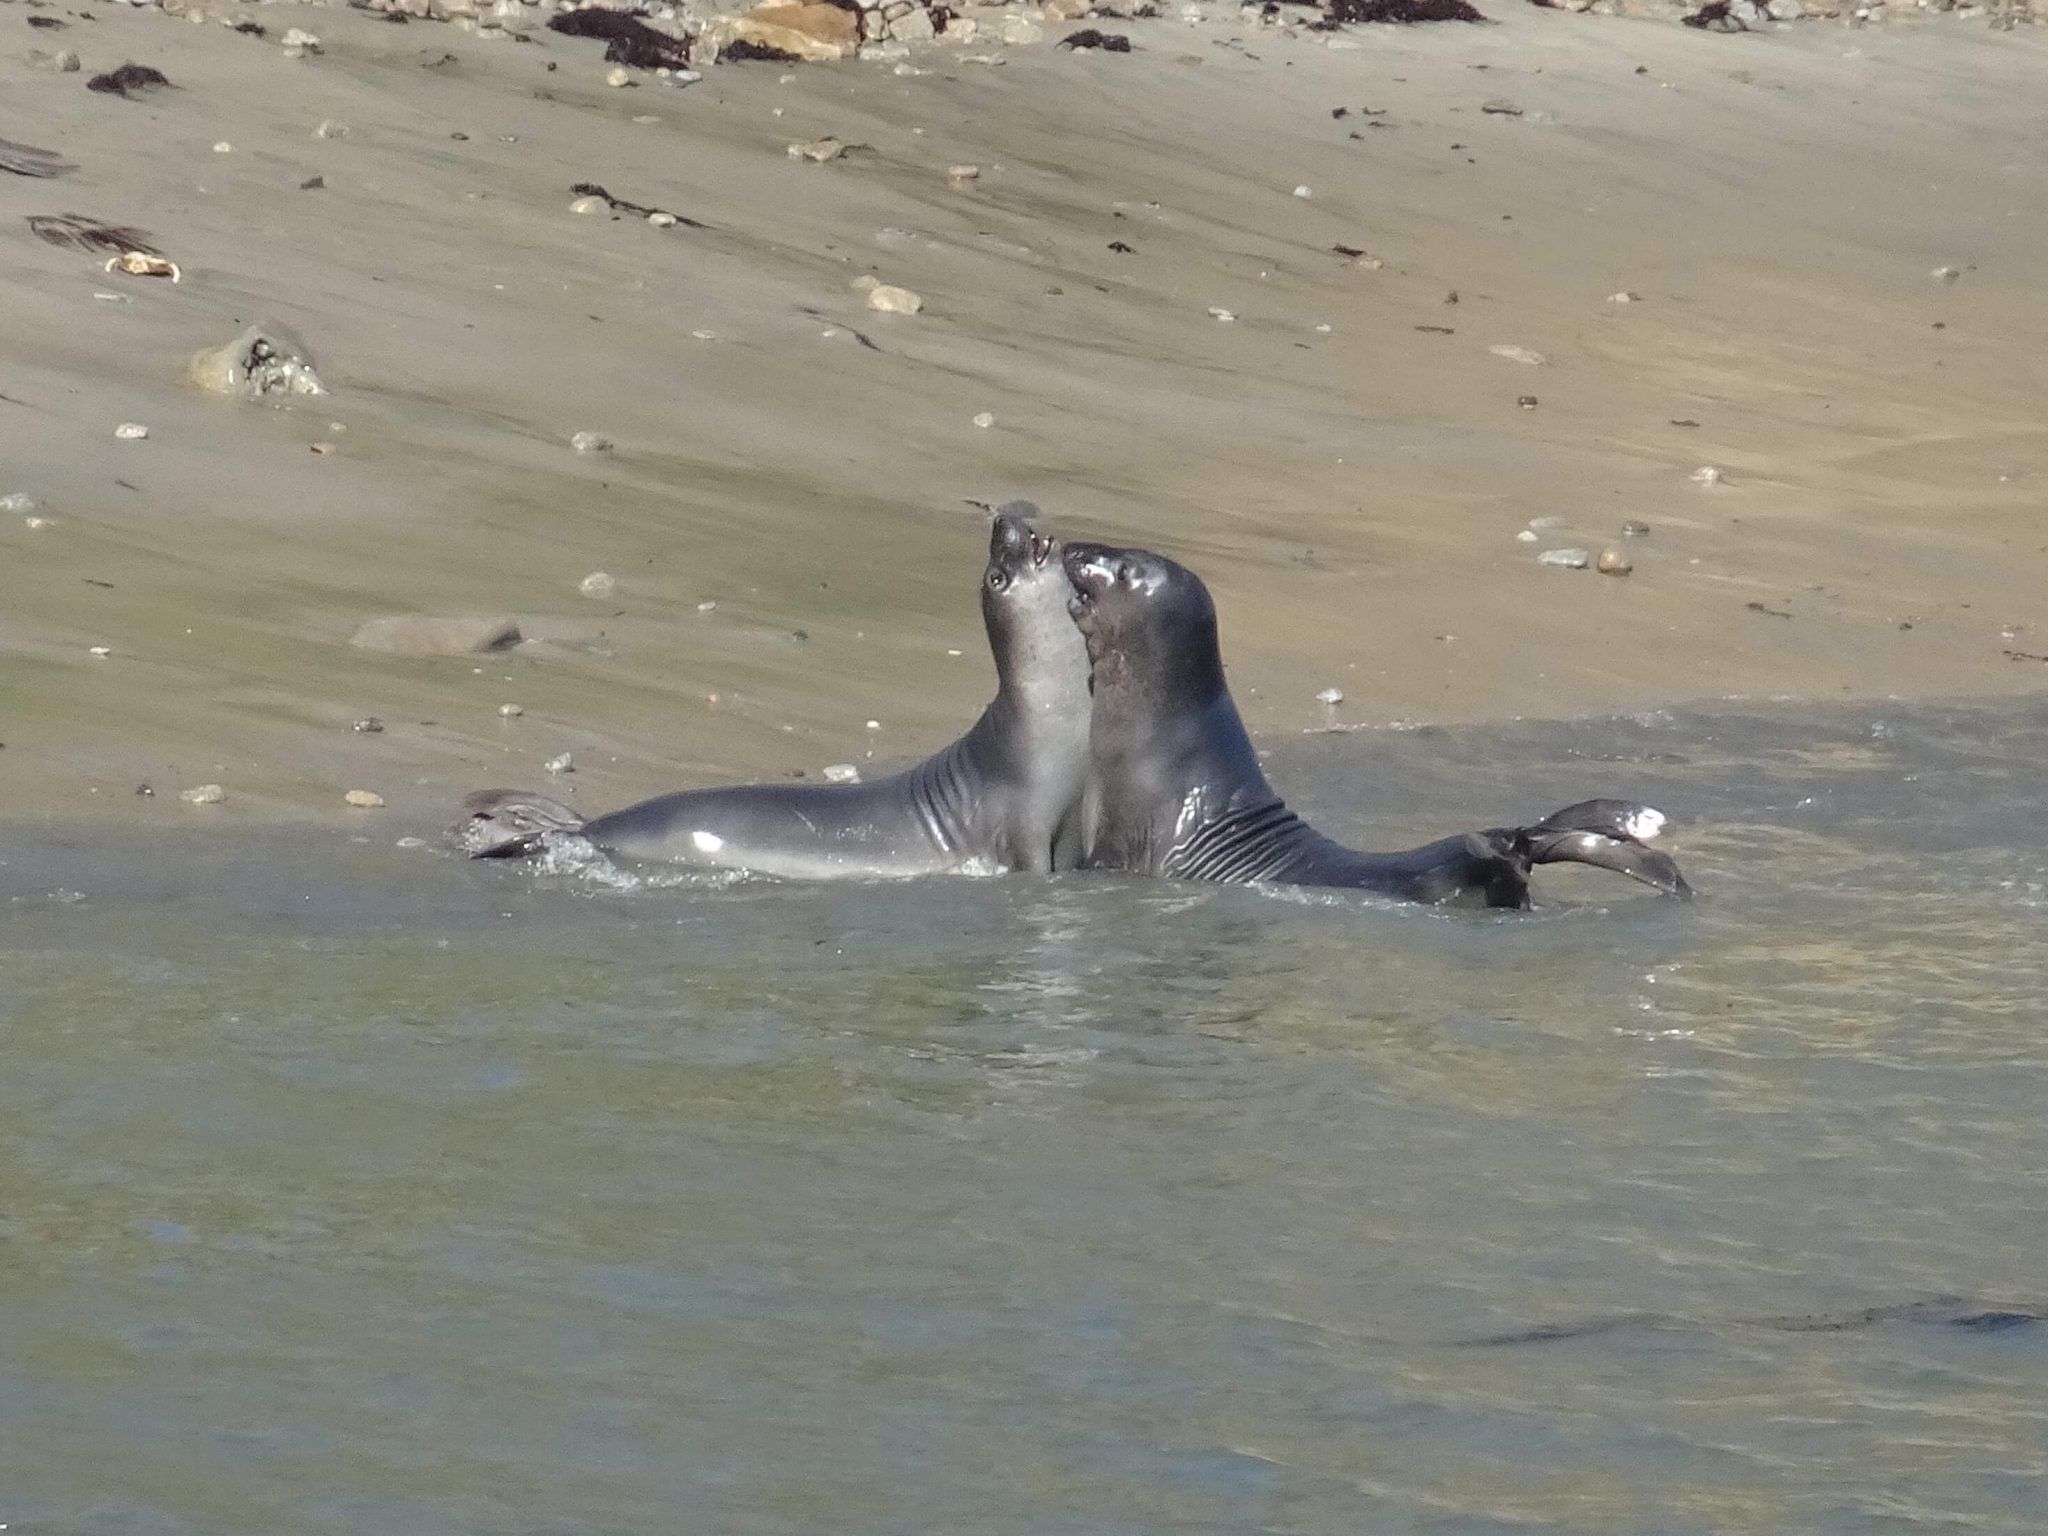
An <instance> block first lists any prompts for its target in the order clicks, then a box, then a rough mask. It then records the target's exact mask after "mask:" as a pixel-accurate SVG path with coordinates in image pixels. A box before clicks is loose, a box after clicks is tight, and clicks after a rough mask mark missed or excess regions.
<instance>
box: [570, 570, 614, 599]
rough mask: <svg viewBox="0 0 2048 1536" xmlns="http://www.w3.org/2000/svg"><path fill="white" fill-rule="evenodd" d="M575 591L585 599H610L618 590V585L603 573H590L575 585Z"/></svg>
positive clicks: (612, 578)
mask: <svg viewBox="0 0 2048 1536" xmlns="http://www.w3.org/2000/svg"><path fill="white" fill-rule="evenodd" d="M576 590H577V591H578V592H581V593H582V594H583V595H584V596H585V597H610V596H611V595H612V594H613V593H614V592H616V591H618V590H619V583H618V581H617V579H616V578H614V577H612V576H610V575H608V574H607V573H605V572H604V571H592V572H591V573H590V574H589V575H588V576H586V577H584V578H583V579H582V580H581V581H579V582H577V583H576Z"/></svg>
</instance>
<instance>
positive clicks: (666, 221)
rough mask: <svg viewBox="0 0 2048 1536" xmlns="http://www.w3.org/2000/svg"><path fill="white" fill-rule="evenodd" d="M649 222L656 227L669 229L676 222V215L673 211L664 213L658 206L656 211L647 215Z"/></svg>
mask: <svg viewBox="0 0 2048 1536" xmlns="http://www.w3.org/2000/svg"><path fill="white" fill-rule="evenodd" d="M647 222H648V223H650V224H652V225H653V226H654V227H655V228H656V229H668V228H670V227H671V226H673V225H674V224H675V222H676V216H675V215H674V214H672V213H663V212H662V211H661V210H660V209H659V208H657V209H655V210H654V212H652V213H650V214H649V215H647Z"/></svg>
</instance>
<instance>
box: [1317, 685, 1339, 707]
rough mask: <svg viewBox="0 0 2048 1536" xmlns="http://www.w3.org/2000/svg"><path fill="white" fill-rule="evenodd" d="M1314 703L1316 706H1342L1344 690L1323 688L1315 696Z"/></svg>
mask: <svg viewBox="0 0 2048 1536" xmlns="http://www.w3.org/2000/svg"><path fill="white" fill-rule="evenodd" d="M1316 702H1317V703H1318V704H1342V703H1343V702H1344V690H1343V689H1342V688H1325V689H1324V690H1323V691H1322V692H1321V693H1319V694H1317V695H1316Z"/></svg>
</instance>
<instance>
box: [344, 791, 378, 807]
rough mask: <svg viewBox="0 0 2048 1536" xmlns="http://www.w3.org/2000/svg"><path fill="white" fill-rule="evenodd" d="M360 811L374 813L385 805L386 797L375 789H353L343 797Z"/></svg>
mask: <svg viewBox="0 0 2048 1536" xmlns="http://www.w3.org/2000/svg"><path fill="white" fill-rule="evenodd" d="M341 798H342V799H344V800H346V801H347V802H348V803H349V804H350V805H352V806H354V807H355V808H356V809H357V810H359V811H374V810H378V809H380V808H381V807H382V806H383V804H384V797H383V796H382V795H380V794H378V793H377V792H376V791H375V790H374V789H352V790H350V791H349V792H348V793H347V794H345V795H343V796H342V797H341Z"/></svg>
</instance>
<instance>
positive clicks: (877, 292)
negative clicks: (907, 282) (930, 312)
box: [868, 283, 924, 315]
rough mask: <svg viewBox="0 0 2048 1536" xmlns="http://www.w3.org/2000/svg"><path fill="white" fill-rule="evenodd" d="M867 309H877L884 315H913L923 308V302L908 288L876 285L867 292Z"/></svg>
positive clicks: (884, 284) (883, 284)
mask: <svg viewBox="0 0 2048 1536" xmlns="http://www.w3.org/2000/svg"><path fill="white" fill-rule="evenodd" d="M868 308H869V309H879V310H880V311H882V313H883V314H886V315H914V314H916V313H917V312H918V311H919V310H921V309H923V308H924V300H923V299H922V298H920V297H919V296H918V295H917V294H914V293H912V292H911V291H910V290H909V289H908V288H892V287H891V286H890V285H889V284H887V283H877V284H876V285H875V286H874V287H872V288H870V289H869V290H868Z"/></svg>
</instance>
